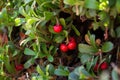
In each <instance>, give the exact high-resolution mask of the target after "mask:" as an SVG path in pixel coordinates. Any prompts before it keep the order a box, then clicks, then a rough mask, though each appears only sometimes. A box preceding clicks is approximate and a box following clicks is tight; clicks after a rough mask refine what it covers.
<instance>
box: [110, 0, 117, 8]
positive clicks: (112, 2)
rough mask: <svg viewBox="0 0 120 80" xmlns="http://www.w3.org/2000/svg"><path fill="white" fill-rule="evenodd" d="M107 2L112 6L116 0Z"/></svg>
mask: <svg viewBox="0 0 120 80" xmlns="http://www.w3.org/2000/svg"><path fill="white" fill-rule="evenodd" d="M108 1H109V2H108V3H109V6H110V7H111V6H114V5H115V3H116V0H108Z"/></svg>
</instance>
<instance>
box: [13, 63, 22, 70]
mask: <svg viewBox="0 0 120 80" xmlns="http://www.w3.org/2000/svg"><path fill="white" fill-rule="evenodd" d="M23 68H24V66H23V65H22V64H19V65H16V66H15V69H16V70H17V71H20V70H22V69H23Z"/></svg>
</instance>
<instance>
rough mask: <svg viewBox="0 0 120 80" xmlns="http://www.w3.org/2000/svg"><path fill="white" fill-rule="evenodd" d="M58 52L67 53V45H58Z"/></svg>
mask: <svg viewBox="0 0 120 80" xmlns="http://www.w3.org/2000/svg"><path fill="white" fill-rule="evenodd" d="M60 50H61V51H62V52H67V51H68V47H67V45H66V44H61V45H60Z"/></svg>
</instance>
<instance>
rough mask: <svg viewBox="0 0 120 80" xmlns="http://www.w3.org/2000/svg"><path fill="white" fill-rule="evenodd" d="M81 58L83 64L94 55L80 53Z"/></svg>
mask: <svg viewBox="0 0 120 80" xmlns="http://www.w3.org/2000/svg"><path fill="white" fill-rule="evenodd" d="M79 55H80V56H79V58H80V61H81V63H82V64H85V63H86V62H88V61H89V60H90V58H91V57H92V56H91V55H90V54H81V53H79Z"/></svg>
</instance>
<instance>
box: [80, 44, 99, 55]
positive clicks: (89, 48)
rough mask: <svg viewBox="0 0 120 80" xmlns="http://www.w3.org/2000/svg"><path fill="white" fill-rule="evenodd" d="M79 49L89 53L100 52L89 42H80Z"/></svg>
mask: <svg viewBox="0 0 120 80" xmlns="http://www.w3.org/2000/svg"><path fill="white" fill-rule="evenodd" d="M78 50H79V52H81V53H89V54H94V53H96V52H98V49H96V48H94V47H92V46H89V45H87V44H79V45H78Z"/></svg>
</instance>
